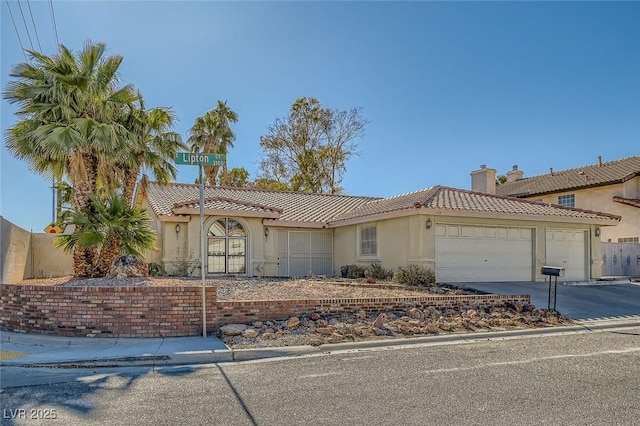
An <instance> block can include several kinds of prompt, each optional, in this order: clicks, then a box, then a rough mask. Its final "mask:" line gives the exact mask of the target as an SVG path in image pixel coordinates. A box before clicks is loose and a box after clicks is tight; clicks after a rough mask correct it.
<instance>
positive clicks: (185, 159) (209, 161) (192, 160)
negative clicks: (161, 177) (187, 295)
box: [176, 152, 224, 338]
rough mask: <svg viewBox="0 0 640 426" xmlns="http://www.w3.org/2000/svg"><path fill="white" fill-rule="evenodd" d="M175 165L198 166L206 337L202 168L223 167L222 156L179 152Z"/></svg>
mask: <svg viewBox="0 0 640 426" xmlns="http://www.w3.org/2000/svg"><path fill="white" fill-rule="evenodd" d="M176 164H188V165H197V166H198V180H199V181H200V274H201V276H202V337H203V338H204V337H207V297H206V292H205V276H206V272H205V268H206V256H207V241H206V238H205V236H206V235H207V233H206V232H205V230H204V176H203V175H204V173H203V172H202V169H203V166H222V165H224V154H209V153H204V152H196V153H193V152H180V153H178V156H177V157H176Z"/></svg>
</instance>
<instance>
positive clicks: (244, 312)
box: [218, 294, 531, 325]
mask: <svg viewBox="0 0 640 426" xmlns="http://www.w3.org/2000/svg"><path fill="white" fill-rule="evenodd" d="M504 303H531V297H530V296H528V295H514V296H506V295H495V294H489V295H461V296H421V297H397V298H396V297H389V298H371V299H321V300H257V301H254V300H245V301H234V302H228V301H224V302H218V323H219V325H224V324H233V323H240V324H243V323H250V322H252V321H258V320H260V321H263V320H282V319H287V318H289V317H291V316H295V315H300V314H304V313H311V312H318V313H323V314H343V313H349V312H356V311H359V310H363V311H365V312H371V313H378V312H385V311H392V310H401V309H408V308H414V307H415V308H424V307H427V306H433V307H451V308H461V307H463V306H468V305H487V306H492V305H502V304H504Z"/></svg>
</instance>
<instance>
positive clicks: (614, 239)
mask: <svg viewBox="0 0 640 426" xmlns="http://www.w3.org/2000/svg"><path fill="white" fill-rule="evenodd" d="M495 173H496V171H495V170H493V169H489V168H486V167H484V168H481V169H480V170H476V171H474V172H472V173H471V176H472V190H479V191H482V192H488V193H494V194H498V195H504V196H510V197H517V198H521V199H525V200H530V201H535V202H539V203H544V204H558V205H563V206H568V207H576V208H580V209H585V210H597V211H601V212H607V213H610V214H613V215H616V216H620V223H619V225H618V226H612V227H604V228H602V234H601V235H600V239H601V241H603V242H604V244H603V248H602V251H603V262H604V271H603V273H604V274H605V275H626V276H637V275H640V156H634V157H628V158H622V159H618V160H613V161H607V162H603V161H602V157H598V161H597V162H596V163H595V164H591V165H588V166H583V167H578V168H574V169H568V170H559V171H558V170H553V169H550V170H549V173H546V174H543V175H539V176H532V177H524V173H523V171H522V170H518V166H513V170H510V171H509V172H508V173H507V174H506V175H507V182H506V183H504V184H502V185H498V186H495V184H494V182H495Z"/></svg>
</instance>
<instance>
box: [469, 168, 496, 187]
mask: <svg viewBox="0 0 640 426" xmlns="http://www.w3.org/2000/svg"><path fill="white" fill-rule="evenodd" d="M471 190H472V191H474V192H484V193H485V194H495V193H496V169H488V168H487V166H486V164H482V165H481V166H480V170H475V171H473V172H471Z"/></svg>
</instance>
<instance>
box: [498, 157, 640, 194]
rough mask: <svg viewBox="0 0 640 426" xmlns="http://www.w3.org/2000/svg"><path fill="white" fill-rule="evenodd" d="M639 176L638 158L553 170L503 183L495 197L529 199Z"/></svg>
mask: <svg viewBox="0 0 640 426" xmlns="http://www.w3.org/2000/svg"><path fill="white" fill-rule="evenodd" d="M635 176H640V156H635V157H629V158H623V159H620V160H614V161H608V162H603V163H602V165H600V164H593V165H590V166H584V167H578V168H576V169H569V170H561V171H554V172H553V173H547V174H544V175H540V176H533V177H529V178H524V179H521V180H517V181H514V182H507V183H505V184H502V185H498V186H497V187H496V193H497V194H498V195H509V196H512V197H530V196H535V195H543V194H549V193H554V192H564V191H570V190H574V189H581V188H590V187H595V186H606V185H612V184H615V183H622V182H625V181H627V180H629V179H631V178H633V177H635Z"/></svg>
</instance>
